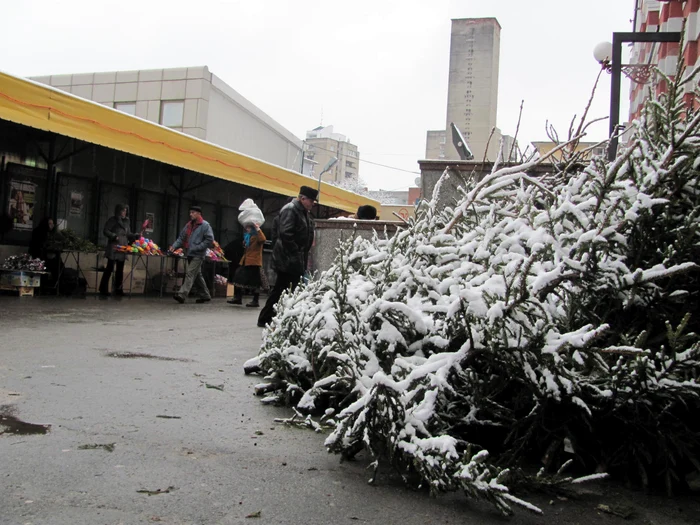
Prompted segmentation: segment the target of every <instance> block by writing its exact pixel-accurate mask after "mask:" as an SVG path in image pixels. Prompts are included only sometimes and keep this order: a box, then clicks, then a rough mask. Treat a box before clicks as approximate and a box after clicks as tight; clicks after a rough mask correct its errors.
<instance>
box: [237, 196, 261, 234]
mask: <svg viewBox="0 0 700 525" xmlns="http://www.w3.org/2000/svg"><path fill="white" fill-rule="evenodd" d="M238 209H239V210H240V211H241V213H239V214H238V222H240V223H241V225H243V227H246V226H248V225H252V224H258V225H260V226H262V225H263V224H264V223H265V216H264V215H263V212H262V211H261V210H260V208H258V206H257V204H255V203H254V202H253V199H246V200H244V201H243V203H242V204H241V205H240V206H239V208H238Z"/></svg>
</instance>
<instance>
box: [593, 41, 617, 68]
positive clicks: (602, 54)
mask: <svg viewBox="0 0 700 525" xmlns="http://www.w3.org/2000/svg"><path fill="white" fill-rule="evenodd" d="M612 51H613V49H612V44H611V43H610V42H601V43H600V44H598V45H597V46H595V48H593V56H594V57H595V59H596V61H597V62H598V63H599V64H604V63H606V62H612Z"/></svg>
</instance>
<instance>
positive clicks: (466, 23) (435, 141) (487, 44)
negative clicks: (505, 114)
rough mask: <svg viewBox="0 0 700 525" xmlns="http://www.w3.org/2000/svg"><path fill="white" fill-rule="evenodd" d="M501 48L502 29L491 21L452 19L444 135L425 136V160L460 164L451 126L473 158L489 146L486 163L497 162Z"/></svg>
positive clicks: (480, 154) (432, 132)
mask: <svg viewBox="0 0 700 525" xmlns="http://www.w3.org/2000/svg"><path fill="white" fill-rule="evenodd" d="M500 43H501V26H500V24H499V23H498V21H497V20H496V19H495V18H462V19H453V20H452V36H451V40H450V70H449V81H448V88H447V113H446V114H447V118H446V122H445V129H446V130H448V131H443V130H431V131H428V136H427V140H426V155H427V158H429V159H443V158H444V159H446V160H452V159H459V155H458V154H457V150H456V149H455V148H454V146H453V144H452V140H451V133H450V131H449V130H450V123H452V122H454V123H455V125H456V126H457V127H458V128H459V130H460V131H461V132H462V134H463V135H464V138H465V139H466V141H467V144H468V146H469V148H470V149H471V151H472V153H473V154H474V158H475V159H482V158H483V156H484V152H485V151H486V145H487V143H488V158H489V159H492V160H495V159H496V157H497V155H498V148H499V142H500V138H501V133H500V130H498V128H496V113H497V108H498V67H499V54H500ZM494 128H495V130H494V133H493V136H492V137H491V140H490V141H489V136H490V135H491V130H492V129H494ZM443 149H444V151H443ZM441 155H444V157H441Z"/></svg>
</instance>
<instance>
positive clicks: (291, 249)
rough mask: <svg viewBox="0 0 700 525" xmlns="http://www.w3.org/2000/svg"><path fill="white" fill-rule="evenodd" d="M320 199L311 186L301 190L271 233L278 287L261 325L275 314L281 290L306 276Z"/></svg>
mask: <svg viewBox="0 0 700 525" xmlns="http://www.w3.org/2000/svg"><path fill="white" fill-rule="evenodd" d="M317 199H318V190H315V189H314V188H311V187H309V186H302V187H301V188H300V189H299V196H298V197H297V198H296V199H294V200H293V201H292V202H290V203H289V204H287V205H285V206H284V207H283V208H282V210H281V211H280V214H279V221H277V223H276V225H275V228H273V229H275V230H276V231H274V232H273V234H272V236H273V238H274V239H275V244H274V246H273V247H272V268H274V270H275V272H276V273H277V281H276V282H275V286H274V288H273V289H272V291H271V292H270V295H269V296H268V298H267V302H266V303H265V306H264V307H263V309H262V310H261V311H260V316H259V317H258V326H265V325H266V324H267V323H269V322H270V321H272V318H273V317H274V315H275V310H274V307H275V305H276V304H277V302H278V301H279V300H280V297H281V295H282V293H283V292H284V291H285V290H286V289H288V288H290V287H291V289H292V290H294V288H296V287H297V285H298V284H299V282H300V281H301V278H302V277H303V276H304V272H305V271H306V266H307V264H308V260H309V250H310V249H311V245H312V244H313V242H314V221H313V219H312V218H311V215H310V214H309V212H310V211H311V209H312V208H313V207H314V204H315V203H316V200H317Z"/></svg>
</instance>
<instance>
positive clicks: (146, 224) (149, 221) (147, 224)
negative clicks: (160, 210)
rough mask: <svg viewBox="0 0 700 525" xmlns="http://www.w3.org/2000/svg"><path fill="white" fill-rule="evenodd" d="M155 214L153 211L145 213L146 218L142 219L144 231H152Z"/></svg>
mask: <svg viewBox="0 0 700 525" xmlns="http://www.w3.org/2000/svg"><path fill="white" fill-rule="evenodd" d="M155 220H156V216H155V214H154V213H147V214H146V220H145V221H143V231H144V232H145V233H153V225H154V224H155Z"/></svg>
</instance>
